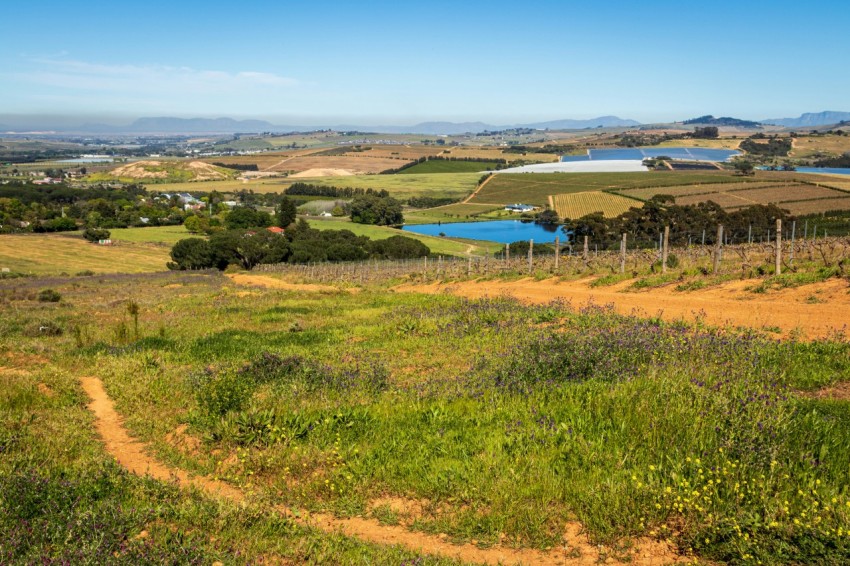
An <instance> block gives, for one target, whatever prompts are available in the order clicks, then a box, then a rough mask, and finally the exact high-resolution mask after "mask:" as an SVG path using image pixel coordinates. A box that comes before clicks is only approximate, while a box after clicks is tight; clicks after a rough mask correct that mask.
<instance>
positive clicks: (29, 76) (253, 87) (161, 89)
mask: <svg viewBox="0 0 850 566" xmlns="http://www.w3.org/2000/svg"><path fill="white" fill-rule="evenodd" d="M27 63H28V70H25V71H21V72H18V73H16V74H15V76H14V82H16V83H17V84H19V85H29V86H31V87H34V88H36V89H38V91H40V92H37V94H35V96H36V97H38V96H41V97H44V96H47V97H55V98H54V100H55V101H56V102H57V103H59V101H60V100H64V101H65V102H66V103H67V104H69V105H71V104H72V102H73V100H75V99H76V100H78V101H79V102H81V103H82V102H83V101H87V102H88V103H89V104H90V103H92V102H94V100H100V101H107V100H112V101H124V102H125V104H131V105H133V106H141V107H147V108H148V109H150V110H154V109H158V108H165V107H168V108H173V109H175V110H182V111H192V110H203V109H206V110H213V109H215V108H217V107H227V106H230V103H231V102H232V101H233V100H236V99H238V100H240V101H242V102H243V103H244V102H247V103H249V104H262V103H263V101H267V100H274V99H280V98H282V97H285V96H287V95H292V94H294V92H295V91H297V90H298V87H299V86H303V83H301V82H300V81H298V80H296V79H293V78H291V77H285V76H281V75H278V74H275V73H268V72H261V71H255V70H246V71H237V72H231V71H222V70H210V69H196V68H192V67H177V66H169V65H156V64H151V65H113V64H101V63H94V62H88V61H80V60H74V59H66V58H61V57H58V58H30V59H28V60H27ZM31 98H32V97H31ZM165 101H167V105H163V102H165Z"/></svg>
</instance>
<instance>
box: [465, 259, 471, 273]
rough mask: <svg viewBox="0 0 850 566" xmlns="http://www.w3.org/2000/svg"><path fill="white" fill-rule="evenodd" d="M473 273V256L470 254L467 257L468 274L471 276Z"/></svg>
mask: <svg viewBox="0 0 850 566" xmlns="http://www.w3.org/2000/svg"><path fill="white" fill-rule="evenodd" d="M471 275H472V256H469V257H468V258H467V264H466V276H467V277H469V276H471Z"/></svg>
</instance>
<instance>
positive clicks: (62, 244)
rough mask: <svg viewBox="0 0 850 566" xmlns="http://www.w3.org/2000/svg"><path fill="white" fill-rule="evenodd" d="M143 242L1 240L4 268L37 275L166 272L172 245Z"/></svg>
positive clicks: (61, 237) (71, 237) (44, 237)
mask: <svg viewBox="0 0 850 566" xmlns="http://www.w3.org/2000/svg"><path fill="white" fill-rule="evenodd" d="M181 229H182V227H181ZM140 242H141V240H139V241H136V242H132V241H122V242H116V243H115V245H112V246H101V245H98V244H92V243H90V242H87V241H86V240H84V239H83V238H82V236H81V235H79V234H68V233H65V234H18V235H6V236H2V237H0V267H7V268H9V269H10V270H11V271H13V272H18V273H31V274H36V275H58V274H60V273H66V274H74V273H77V272H79V271H94V272H95V273H119V272H120V273H143V272H150V271H163V270H165V269H166V263H167V262H168V261H170V256H169V250H170V246H165V245H161V244H153V243H140Z"/></svg>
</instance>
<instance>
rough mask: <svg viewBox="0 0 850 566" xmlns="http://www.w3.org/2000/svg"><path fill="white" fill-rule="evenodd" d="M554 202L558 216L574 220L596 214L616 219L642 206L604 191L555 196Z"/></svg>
mask: <svg viewBox="0 0 850 566" xmlns="http://www.w3.org/2000/svg"><path fill="white" fill-rule="evenodd" d="M552 202H553V205H554V209H555V212H557V213H558V216H560V217H561V218H572V219H576V218H581V217H582V216H585V215H587V214H592V213H594V212H601V213H602V214H603V215H604V216H605V218H614V217H617V216H619V215H621V214H622V213H624V212H626V211H627V210H628V209H630V208H632V207H640V206H641V203H640V201H637V200H635V199H631V198H627V197H623V196H620V195H615V194H611V193H605V192H602V191H583V192H579V193H568V194H565V195H554V196H553V197H552Z"/></svg>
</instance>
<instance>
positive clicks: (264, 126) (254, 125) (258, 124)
mask: <svg viewBox="0 0 850 566" xmlns="http://www.w3.org/2000/svg"><path fill="white" fill-rule="evenodd" d="M639 125H640V122H636V121H635V120H624V119H622V118H618V117H617V116H600V117H599V118H592V119H590V120H553V121H550V122H536V123H533V124H512V125H506V126H504V125H503V126H499V125H493V124H485V123H483V122H461V123H456V122H422V123H420V124H416V125H413V126H363V125H329V126H287V125H276V124H272V123H271V122H267V121H265V120H234V119H232V118H171V117H156V118H139V119H138V120H136V121H135V122H133V123H132V124H129V125H126V126H112V125H107V124H93V123H89V124H83V125H81V126H74V127H62V128H44V127H38V128H22V127H17V128H11V127H7V126H0V131H31V130H46V129H52V130H55V131H59V132H74V133H88V134H112V135H118V134H172V135H177V134H235V133H259V132H278V133H287V132H307V131H313V130H325V129H328V130H335V131H344V132H348V131H360V132H374V133H385V134H422V135H456V134H465V133H473V134H477V133H481V132H484V131H491V132H493V131H500V130H509V129H513V128H530V129H540V130H543V129H550V130H566V129H585V128H615V127H626V128H628V127H631V126H639Z"/></svg>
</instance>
